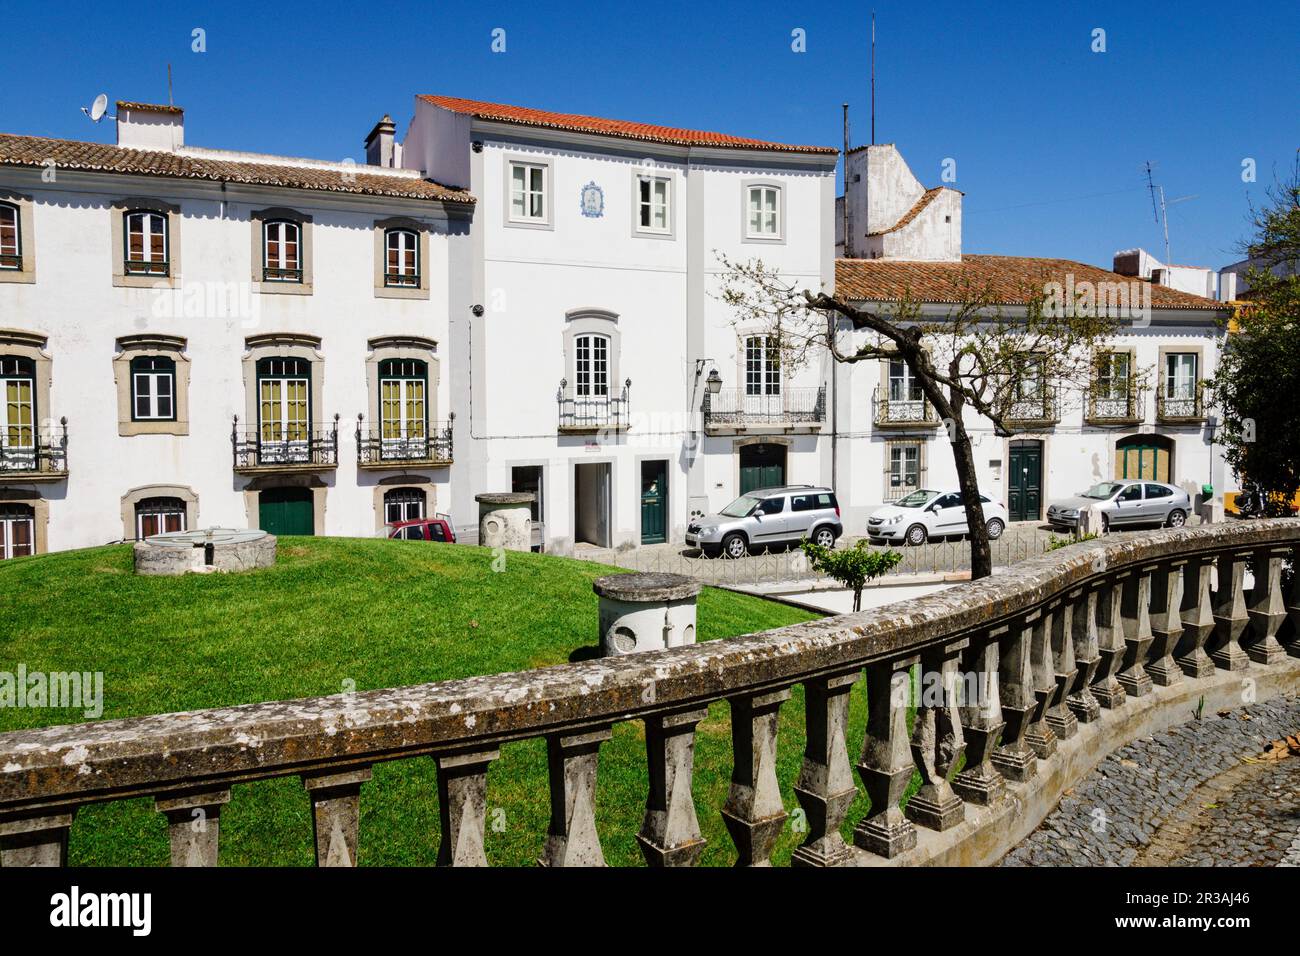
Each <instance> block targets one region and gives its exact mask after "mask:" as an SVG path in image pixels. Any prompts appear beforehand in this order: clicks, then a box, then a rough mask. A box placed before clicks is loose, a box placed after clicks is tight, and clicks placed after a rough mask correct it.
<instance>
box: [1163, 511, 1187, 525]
mask: <svg viewBox="0 0 1300 956" xmlns="http://www.w3.org/2000/svg"><path fill="white" fill-rule="evenodd" d="M1185 524H1187V515H1186V514H1185V513H1184V512H1182V511H1180V510H1179V509H1177V508H1175V509H1174V510H1173V511H1171V512H1169V517H1168V518H1166V519H1165V525H1166V526H1168V527H1170V528H1181V527H1182V526H1183V525H1185Z"/></svg>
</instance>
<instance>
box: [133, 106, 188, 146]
mask: <svg viewBox="0 0 1300 956" xmlns="http://www.w3.org/2000/svg"><path fill="white" fill-rule="evenodd" d="M117 145H118V146H125V147H127V148H129V149H152V150H162V151H164V152H168V153H172V152H175V151H176V150H178V149H180V147H182V146H184V145H185V110H183V109H181V108H180V107H179V106H161V105H158V104H156V103H129V102H127V101H125V100H118V101H117Z"/></svg>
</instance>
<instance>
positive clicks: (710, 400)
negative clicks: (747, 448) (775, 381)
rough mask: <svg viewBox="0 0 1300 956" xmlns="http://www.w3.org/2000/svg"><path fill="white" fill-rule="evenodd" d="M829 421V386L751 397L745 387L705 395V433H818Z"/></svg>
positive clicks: (725, 389)
mask: <svg viewBox="0 0 1300 956" xmlns="http://www.w3.org/2000/svg"><path fill="white" fill-rule="evenodd" d="M825 421H826V386H825V385H822V386H820V387H818V388H787V389H785V390H783V391H781V392H779V393H777V394H774V395H749V394H747V393H746V391H745V389H743V388H724V389H720V390H719V391H718V393H717V394H716V395H715V394H712V393H710V392H708V391H706V392H705V393H704V430H705V432H707V433H708V434H710V435H718V434H724V433H733V432H747V431H759V432H815V431H818V430H819V429H820V428H821V427H822V425H823V424H824V423H825Z"/></svg>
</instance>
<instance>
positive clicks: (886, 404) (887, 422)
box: [875, 389, 939, 429]
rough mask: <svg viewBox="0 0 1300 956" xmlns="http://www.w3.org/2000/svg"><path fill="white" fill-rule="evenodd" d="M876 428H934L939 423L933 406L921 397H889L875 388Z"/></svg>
mask: <svg viewBox="0 0 1300 956" xmlns="http://www.w3.org/2000/svg"><path fill="white" fill-rule="evenodd" d="M875 402H876V427H877V428H900V429H906V428H912V429H916V428H935V427H937V426H938V424H939V419H938V417H937V416H936V415H935V414H934V408H933V406H931V405H930V403H929V402H927V401H926V400H925V399H923V398H890V397H889V394H888V393H887V392H882V391H881V390H880V389H876V392H875Z"/></svg>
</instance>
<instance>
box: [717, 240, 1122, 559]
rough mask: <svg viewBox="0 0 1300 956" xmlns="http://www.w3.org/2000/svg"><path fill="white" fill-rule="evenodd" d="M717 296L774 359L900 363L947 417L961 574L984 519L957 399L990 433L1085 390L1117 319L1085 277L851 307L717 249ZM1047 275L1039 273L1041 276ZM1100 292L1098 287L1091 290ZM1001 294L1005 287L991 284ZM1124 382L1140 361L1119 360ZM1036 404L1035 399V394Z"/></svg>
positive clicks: (978, 555)
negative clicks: (961, 533) (939, 302)
mask: <svg viewBox="0 0 1300 956" xmlns="http://www.w3.org/2000/svg"><path fill="white" fill-rule="evenodd" d="M717 256H718V259H719V261H720V264H721V267H722V277H721V290H720V293H719V298H720V299H721V300H722V301H723V302H725V303H727V304H728V305H729V306H731V308H732V310H733V312H734V317H733V323H734V324H736V325H737V326H738V327H740V326H743V327H744V328H746V329H753V328H754V327H755V326H759V327H760V328H761V329H762V330H763V332H764V333H765V334H767V335H769V336H771V337H773V338H774V339H775V340H776V343H777V347H778V349H779V350H780V355H781V359H782V364H783V365H784V366H785V367H786V368H789V369H792V370H793V369H797V368H799V367H801V366H804V365H807V364H809V363H814V362H819V361H821V360H822V359H823V358H824V357H825V356H829V357H830V358H831V359H832V360H833V361H835V362H840V363H845V364H849V365H852V364H855V363H858V362H875V361H882V360H889V359H898V360H901V361H903V362H904V363H906V365H907V367H908V369H909V370H910V372H911V374H912V376H913V378H914V380H915V381H916V382H917V383H918V384H919V385H920V388H921V391H922V393H923V395H924V398H925V400H926V401H927V402H929V404H930V405H931V407H933V408H934V409H935V411H936V413H937V414H938V415H939V417H940V419H942V421H943V424H944V427H945V428H946V429H947V433H948V441H949V443H950V444H951V446H952V452H953V458H954V460H955V462H956V466H957V478H958V483H959V485H960V488H961V494H962V501H963V503H964V504H965V506H966V515H967V525H968V527H969V529H970V541H971V578H972V579H975V578H981V577H986V576H987V575H989V574H992V572H993V559H992V553H991V550H990V548H989V538H988V529H987V526H986V525H985V521H984V509H983V507H982V505H981V503H980V492H979V485H978V479H977V477H976V472H975V457H974V452H973V449H972V446H971V439H970V435H969V434H968V432H967V426H966V421H965V414H966V411H967V409H970V410H971V411H973V412H975V413H976V414H978V415H982V416H983V417H984V418H986V419H988V420H990V421H991V422H992V423H993V425H994V428H995V429H996V430H997V431H998V432H1000V433H1002V434H1012V433H1014V432H1015V431H1017V430H1024V429H1017V427H1016V426H1017V420H1018V419H1019V418H1020V417H1021V415H1022V413H1021V412H1018V411H1017V408H1018V406H1019V407H1021V408H1023V406H1024V405H1025V403H1026V402H1030V403H1032V402H1035V401H1039V400H1041V401H1043V402H1052V403H1057V404H1056V407H1058V408H1059V405H1060V402H1061V399H1062V397H1063V396H1069V395H1074V396H1079V397H1081V398H1083V399H1084V400H1086V395H1087V393H1088V390H1089V389H1090V388H1091V386H1092V382H1093V381H1094V378H1095V375H1096V372H1097V363H1098V361H1099V357H1102V356H1104V355H1105V353H1104V350H1103V348H1102V346H1103V345H1104V343H1105V342H1106V341H1107V339H1108V338H1109V337H1110V336H1112V335H1113V334H1114V333H1115V332H1116V331H1117V330H1118V329H1119V327H1120V324H1121V323H1120V318H1121V315H1122V310H1121V309H1120V308H1118V307H1117V306H1118V298H1119V291H1122V292H1123V293H1124V296H1123V297H1124V299H1125V305H1124V308H1126V309H1127V308H1129V306H1128V303H1127V298H1128V295H1127V293H1128V291H1129V289H1128V288H1127V286H1128V284H1127V283H1126V284H1124V285H1125V286H1126V288H1125V289H1124V290H1098V289H1096V288H1095V286H1091V285H1089V284H1088V283H1087V282H1083V283H1079V284H1078V285H1077V286H1076V287H1075V288H1074V290H1073V291H1074V298H1073V299H1072V300H1068V301H1067V297H1068V295H1069V293H1068V292H1066V290H1065V289H1064V288H1062V287H1060V283H1059V282H1058V283H1055V284H1053V283H1052V282H1051V281H1045V282H1044V283H1043V284H1042V285H1040V286H1037V287H1034V286H1033V285H1032V284H1029V283H1026V285H1025V287H1024V288H1022V289H1020V290H1019V292H1018V294H1017V295H1014V296H1011V297H1010V298H1013V299H1015V300H1016V303H1017V304H1015V305H1006V304H1004V303H1003V302H1001V301H999V298H998V297H997V296H995V294H994V292H993V290H992V288H990V287H988V286H987V285H984V286H979V285H976V284H974V283H970V282H966V283H960V284H959V288H958V289H957V294H956V295H954V296H953V299H954V302H953V303H952V304H951V305H943V306H937V307H936V306H935V305H934V304H932V303H925V302H922V301H920V300H919V299H918V298H915V297H913V296H912V295H911V294H910V290H908V291H907V292H906V294H904V295H903V296H902V297H900V298H899V299H897V300H895V301H893V302H891V303H889V304H888V306H887V307H886V306H879V307H875V308H872V309H867V308H859V307H858V306H856V305H854V304H853V303H852V301H850V300H849V299H847V298H846V297H844V296H842V295H830V294H828V293H826V292H825V291H823V290H817V291H813V290H809V289H801V288H800V287H799V286H798V285H797V284H795V283H791V282H790V281H789V280H788V279H786V278H784V277H783V276H782V275H781V274H780V273H779V272H778V271H777V270H775V269H773V268H770V267H768V266H766V265H764V264H763V262H762V261H760V260H748V261H745V262H736V261H732V260H731V259H729V258H727V257H726V256H725V255H723V254H721V253H718V254H717ZM1050 278H1051V277H1046V276H1045V280H1049V279H1050ZM1099 293H1100V296H1099ZM1002 298H1003V299H1005V298H1008V296H1005V295H1004V296H1002ZM1129 375H1130V376H1131V380H1130V382H1129V386H1130V387H1133V388H1137V387H1139V386H1140V379H1141V378H1142V373H1141V372H1139V370H1137V369H1130V370H1129ZM1045 407H1046V406H1045Z"/></svg>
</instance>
